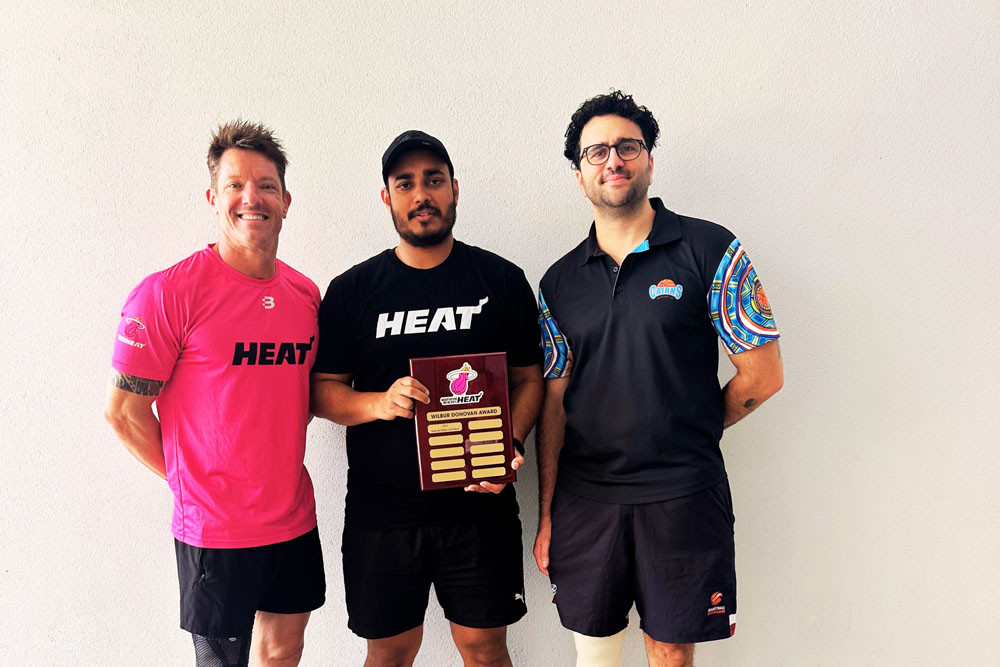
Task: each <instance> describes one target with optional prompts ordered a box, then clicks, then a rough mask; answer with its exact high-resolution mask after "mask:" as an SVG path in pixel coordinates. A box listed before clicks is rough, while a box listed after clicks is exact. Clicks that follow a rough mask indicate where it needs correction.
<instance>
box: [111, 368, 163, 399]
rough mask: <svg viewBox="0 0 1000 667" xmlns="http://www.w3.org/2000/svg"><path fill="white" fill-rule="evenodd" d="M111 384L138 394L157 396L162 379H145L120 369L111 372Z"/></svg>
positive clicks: (161, 385)
mask: <svg viewBox="0 0 1000 667" xmlns="http://www.w3.org/2000/svg"><path fill="white" fill-rule="evenodd" d="M111 384H113V385H114V386H116V387H118V388H119V389H124V390H125V391H130V392H132V393H133V394H138V395H140V396H159V395H160V390H161V389H163V380H147V379H146V378H141V377H136V376H135V375H129V374H128V373H122V372H120V371H115V372H114V373H112V375H111Z"/></svg>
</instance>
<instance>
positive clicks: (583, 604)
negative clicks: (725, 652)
mask: <svg viewBox="0 0 1000 667" xmlns="http://www.w3.org/2000/svg"><path fill="white" fill-rule="evenodd" d="M733 523H734V519H733V510H732V496H731V495H730V493H729V483H728V482H727V481H723V482H720V483H719V484H716V485H715V486H712V487H709V488H707V489H704V490H703V491H698V492H696V493H693V494H691V495H688V496H684V497H682V498H675V499H673V500H667V501H663V502H658V503H646V504H641V505H616V504H612V503H602V502H597V501H594V500H589V499H587V498H581V497H580V496H575V495H573V494H571V493H567V492H566V491H564V490H560V489H557V490H556V493H555V497H554V498H553V500H552V541H551V543H550V546H549V578H550V580H551V582H552V589H553V592H554V594H555V599H554V600H553V601H554V602H555V603H556V606H557V607H558V609H559V618H560V620H561V621H562V624H563V626H565V627H566V628H568V629H570V630H573V631H575V632H579V633H580V634H584V635H589V636H591V637H607V636H610V635H613V634H616V633H618V632H620V631H621V630H622V629H624V628H625V626H626V625H628V614H629V610H630V609H631V608H632V603H633V602H635V605H636V608H637V609H638V612H639V618H640V619H641V621H642V626H641V627H642V629H643V630H644V631H645V632H646V634H648V635H649V636H650V637H652V638H653V639H655V640H656V641H660V642H669V643H673V644H687V643H693V642H704V641H711V640H714V639H725V638H727V637H730V636H732V634H733V633H734V632H735V631H736V567H735V555H734V548H733Z"/></svg>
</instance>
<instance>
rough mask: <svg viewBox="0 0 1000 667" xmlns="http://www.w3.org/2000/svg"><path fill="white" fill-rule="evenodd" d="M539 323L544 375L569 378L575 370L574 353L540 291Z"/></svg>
mask: <svg viewBox="0 0 1000 667" xmlns="http://www.w3.org/2000/svg"><path fill="white" fill-rule="evenodd" d="M538 323H539V325H541V328H542V351H543V352H544V355H545V360H544V362H543V366H542V374H543V376H544V377H546V378H561V377H569V374H570V371H571V370H572V369H573V351H572V350H570V349H569V343H568V342H567V341H566V337H565V336H564V335H563V333H562V330H561V329H559V324H558V323H557V322H556V318H555V317H553V316H552V311H550V310H549V306H548V304H546V303H545V297H544V296H543V295H542V290H541V289H539V290H538Z"/></svg>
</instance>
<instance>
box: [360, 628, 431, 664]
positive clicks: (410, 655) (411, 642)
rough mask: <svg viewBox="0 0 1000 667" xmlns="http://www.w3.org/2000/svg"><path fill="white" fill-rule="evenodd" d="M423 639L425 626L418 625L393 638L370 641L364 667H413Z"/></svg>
mask: <svg viewBox="0 0 1000 667" xmlns="http://www.w3.org/2000/svg"><path fill="white" fill-rule="evenodd" d="M423 637H424V626H422V625H418V626H417V627H415V628H413V629H412V630H407V631H406V632H402V633H400V634H398V635H393V636H392V637H385V638H384V639H369V640H368V656H367V657H366V658H365V665H364V667H411V666H412V665H413V659H414V658H416V657H417V651H418V650H420V642H421V640H423Z"/></svg>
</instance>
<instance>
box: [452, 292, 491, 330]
mask: <svg viewBox="0 0 1000 667" xmlns="http://www.w3.org/2000/svg"><path fill="white" fill-rule="evenodd" d="M489 300H490V297H488V296H484V297H483V298H482V299H480V300H479V305H478V306H459V307H458V308H456V309H455V310H456V311H457V312H458V314H459V315H461V316H462V323H461V324H460V325H459V328H460V329H471V328H472V316H473V315H478V314H479V313H481V312H482V311H483V306H485V305H486V304H487V303H488V302H489Z"/></svg>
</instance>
